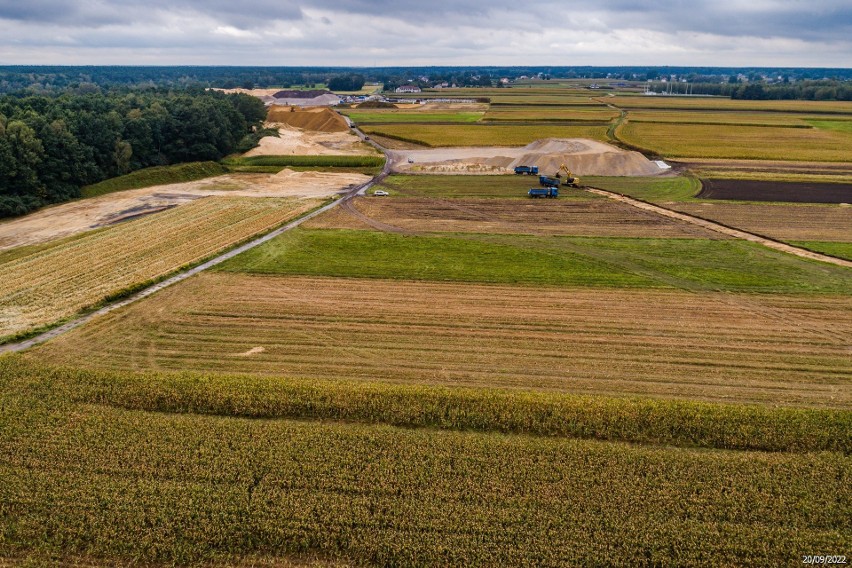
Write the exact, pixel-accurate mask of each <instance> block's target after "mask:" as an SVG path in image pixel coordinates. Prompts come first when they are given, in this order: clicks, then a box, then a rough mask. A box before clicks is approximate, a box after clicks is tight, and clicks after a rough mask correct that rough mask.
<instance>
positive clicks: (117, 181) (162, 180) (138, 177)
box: [81, 162, 228, 197]
mask: <svg viewBox="0 0 852 568" xmlns="http://www.w3.org/2000/svg"><path fill="white" fill-rule="evenodd" d="M225 173H228V170H227V169H225V168H224V167H222V166H221V165H220V164H217V163H216V162H191V163H188V164H175V165H173V166H158V167H154V168H145V169H144V170H139V171H135V172H133V173H130V174H127V175H124V176H119V177H115V178H111V179H108V180H104V181H102V182H100V183H96V184H94V185H87V186H86V187H84V188H83V189H82V192H81V193H82V196H83V197H97V196H98V195H105V194H107V193H112V192H114V191H123V190H125V189H139V188H142V187H151V186H152V185H163V184H167V183H182V182H185V181H195V180H199V179H204V178H208V177H213V176H219V175H222V174H225Z"/></svg>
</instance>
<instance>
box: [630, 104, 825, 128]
mask: <svg viewBox="0 0 852 568" xmlns="http://www.w3.org/2000/svg"><path fill="white" fill-rule="evenodd" d="M628 118H629V119H630V121H631V122H665V123H675V124H677V123H680V124H696V123H705V124H731V125H767V126H794V127H797V128H808V127H809V126H810V125H809V124H808V123H807V122H805V121H804V119H805V118H807V115H797V114H789V113H788V114H785V113H782V112H776V113H772V112H736V111H733V112H731V111H729V112H722V111H691V110H688V109H683V110H631V111H630V114H629V115H628Z"/></svg>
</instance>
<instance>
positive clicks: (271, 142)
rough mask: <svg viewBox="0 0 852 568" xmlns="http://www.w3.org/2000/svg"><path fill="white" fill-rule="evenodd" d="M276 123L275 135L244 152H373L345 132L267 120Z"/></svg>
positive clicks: (271, 125) (261, 140)
mask: <svg viewBox="0 0 852 568" xmlns="http://www.w3.org/2000/svg"><path fill="white" fill-rule="evenodd" d="M267 126H268V127H270V128H275V127H278V137H275V136H267V137H265V138H261V139H260V145H259V146H258V147H257V148H252V149H251V150H249V151H248V152H246V153H245V156H247V157H250V156H335V155H344V156H361V155H367V156H370V155H374V154H375V153H376V151H375V150H374V149H373V147H372V146H370V145H368V144H366V143H364V142H361V140H360V139H359V138H358V137H357V136H355V135H354V134H351V133H349V132H317V131H309V130H304V129H301V128H295V127H293V126H288V125H285V124H281V123H267Z"/></svg>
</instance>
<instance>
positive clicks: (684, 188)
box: [583, 176, 701, 202]
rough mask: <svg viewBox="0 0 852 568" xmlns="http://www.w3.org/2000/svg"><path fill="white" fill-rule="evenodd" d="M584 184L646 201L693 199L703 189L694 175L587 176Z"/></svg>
mask: <svg viewBox="0 0 852 568" xmlns="http://www.w3.org/2000/svg"><path fill="white" fill-rule="evenodd" d="M583 184H584V185H588V186H589V187H597V188H600V189H608V190H610V191H616V192H618V193H623V194H624V195H629V196H630V197H635V198H637V199H642V200H645V201H654V202H658V201H692V200H694V198H695V196H696V195H697V194H698V192H699V191H701V182H700V181H699V180H698V179H696V178H693V177H685V176H679V177H665V178H653V177H602V176H586V177H584V178H583Z"/></svg>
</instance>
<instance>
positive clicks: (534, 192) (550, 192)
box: [527, 186, 559, 199]
mask: <svg viewBox="0 0 852 568" xmlns="http://www.w3.org/2000/svg"><path fill="white" fill-rule="evenodd" d="M527 195H529V196H530V197H536V198H538V197H548V198H551V199H553V198H556V197H559V187H558V186H556V187H531V188H530V190H529V191H528V192H527Z"/></svg>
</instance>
